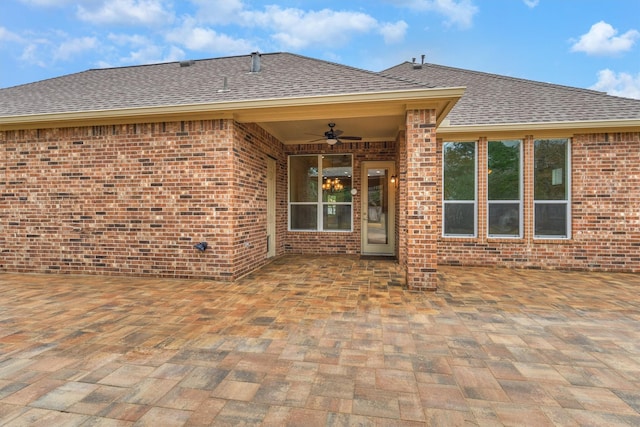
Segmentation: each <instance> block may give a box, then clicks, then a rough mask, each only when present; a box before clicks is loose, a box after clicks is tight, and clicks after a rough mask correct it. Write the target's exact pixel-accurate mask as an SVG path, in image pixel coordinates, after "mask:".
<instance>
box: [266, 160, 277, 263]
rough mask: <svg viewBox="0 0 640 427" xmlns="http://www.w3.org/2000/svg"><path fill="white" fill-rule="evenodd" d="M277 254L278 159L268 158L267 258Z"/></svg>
mask: <svg viewBox="0 0 640 427" xmlns="http://www.w3.org/2000/svg"><path fill="white" fill-rule="evenodd" d="M273 256H276V161H275V160H274V159H272V158H270V157H269V158H267V258H271V257H273Z"/></svg>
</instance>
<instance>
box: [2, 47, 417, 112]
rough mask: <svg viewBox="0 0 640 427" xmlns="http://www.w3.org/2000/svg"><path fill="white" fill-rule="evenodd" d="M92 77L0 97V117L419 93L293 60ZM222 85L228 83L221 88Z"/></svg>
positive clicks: (224, 62) (386, 80) (282, 56)
mask: <svg viewBox="0 0 640 427" xmlns="http://www.w3.org/2000/svg"><path fill="white" fill-rule="evenodd" d="M251 58H252V57H251V55H244V56H235V57H225V58H215V59H203V60H196V61H183V62H170V63H163V64H154V65H143V66H132V67H119V68H106V69H93V70H88V71H84V72H80V73H76V74H70V75H65V76H62V77H58V78H53V79H49V80H43V81H39V82H35V83H29V84H25V85H21V86H15V87H10V88H6V89H0V117H2V116H5V117H11V116H24V115H32V114H52V113H71V112H84V111H104V110H117V109H126V108H141V107H161V106H180V105H193V104H208V103H216V102H225V101H243V100H264V99H284V98H295V97H311V96H323V95H341V94H357V93H367V92H385V91H398V90H407V89H424V88H426V87H427V86H425V85H424V84H421V83H419V82H413V81H408V80H404V79H397V78H395V77H392V76H383V75H380V74H378V73H374V72H370V71H365V70H361V69H357V68H352V67H348V66H345V65H340V64H335V63H331V62H327V61H321V60H317V59H312V58H308V57H304V56H300V55H295V54H291V53H272V54H263V55H261V61H260V63H261V64H260V71H259V72H251V65H252V61H251ZM225 81H226V83H225Z"/></svg>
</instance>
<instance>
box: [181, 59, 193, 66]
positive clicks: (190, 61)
mask: <svg viewBox="0 0 640 427" xmlns="http://www.w3.org/2000/svg"><path fill="white" fill-rule="evenodd" d="M195 63H196V61H194V60H193V59H190V60H188V61H180V67H190V66H192V65H193V64H195Z"/></svg>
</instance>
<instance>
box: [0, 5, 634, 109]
mask: <svg viewBox="0 0 640 427" xmlns="http://www.w3.org/2000/svg"><path fill="white" fill-rule="evenodd" d="M639 16H640V0H379V1H375V0H362V1H359V0H355V1H345V0H341V1H332V0H324V1H314V0H310V1H293V0H292V1H285V0H279V1H277V0H268V1H243V0H1V3H0V88H5V87H11V86H16V85H20V84H24V83H30V82H34V81H38V80H44V79H48V78H52V77H57V76H61V75H65V74H71V73H75V72H80V71H85V70H87V69H92V68H104V67H121V66H130V65H143V64H150V63H157V62H170V61H179V60H186V59H203V58H215V57H221V56H236V55H248V54H249V53H251V52H253V51H259V52H261V53H270V52H292V53H297V54H301V55H305V56H310V57H314V58H318V59H323V60H328V61H333V62H338V63H341V64H345V65H350V66H354V67H359V68H364V69H367V70H371V71H382V70H384V69H386V68H389V67H392V66H394V65H397V64H399V63H401V62H404V61H412V59H413V58H416V60H417V61H421V56H422V55H425V62H429V63H434V64H439V65H446V66H451V67H458V68H464V69H468V70H477V71H484V72H489V73H495V74H501V75H506V76H511V77H518V78H524V79H530V80H537V81H543V82H548V83H555V84H561V85H566V86H574V87H581V88H589V89H595V90H599V91H603V92H607V93H609V94H611V95H616V96H625V97H629V98H637V99H640V18H638V17H639ZM0 102H2V100H1V99H0Z"/></svg>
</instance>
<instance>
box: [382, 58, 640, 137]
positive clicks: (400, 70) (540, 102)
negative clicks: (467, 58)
mask: <svg viewBox="0 0 640 427" xmlns="http://www.w3.org/2000/svg"><path fill="white" fill-rule="evenodd" d="M381 75H385V76H390V77H396V78H403V79H406V80H407V81H414V82H416V83H422V84H426V85H428V86H431V87H451V86H465V87H466V90H465V93H464V95H463V96H462V98H461V99H460V100H459V101H458V103H457V104H456V105H455V106H454V107H453V110H452V111H451V112H450V113H449V115H448V116H447V118H448V119H449V122H450V124H451V126H466V125H493V124H511V123H544V122H579V121H586V122H589V121H600V120H628V119H632V120H633V119H635V120H638V119H640V100H637V99H629V98H621V97H616V96H611V95H607V94H606V93H603V92H597V91H593V90H588V89H579V88H575V87H568V86H560V85H555V84H549V83H542V82H536V81H531V80H523V79H518V78H513V77H506V76H501V75H495V74H488V73H482V72H478V71H470V70H463V69H459V68H452V67H445V66H441V65H434V64H428V63H427V64H424V65H422V66H421V67H420V66H414V64H413V63H410V62H405V63H402V64H400V65H397V66H395V67H392V68H389V69H387V70H385V71H382V72H381Z"/></svg>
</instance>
